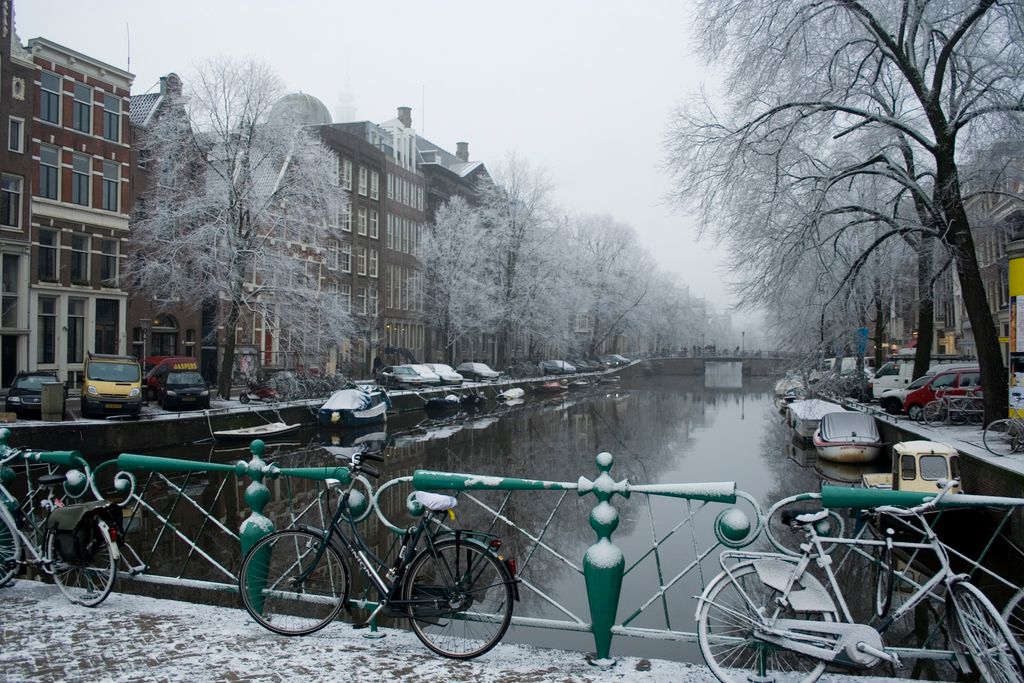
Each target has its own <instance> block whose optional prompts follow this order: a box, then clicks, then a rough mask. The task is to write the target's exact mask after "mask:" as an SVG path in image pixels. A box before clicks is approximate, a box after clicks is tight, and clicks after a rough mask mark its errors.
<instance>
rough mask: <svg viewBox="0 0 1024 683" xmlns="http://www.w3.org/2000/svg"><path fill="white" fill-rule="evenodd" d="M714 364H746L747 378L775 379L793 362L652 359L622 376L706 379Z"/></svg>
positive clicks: (774, 358) (771, 358)
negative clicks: (678, 376) (701, 377)
mask: <svg viewBox="0 0 1024 683" xmlns="http://www.w3.org/2000/svg"><path fill="white" fill-rule="evenodd" d="M712 363H716V364H727V363H742V364H743V374H744V375H747V376H750V377H773V376H776V375H781V374H782V373H784V372H785V371H786V368H787V366H788V363H789V359H787V358H783V357H780V356H695V357H677V358H648V359H645V360H641V361H636V362H634V363H630V364H629V365H627V366H624V367H621V368H619V374H620V375H703V374H704V371H705V369H706V366H707V365H710V364H712Z"/></svg>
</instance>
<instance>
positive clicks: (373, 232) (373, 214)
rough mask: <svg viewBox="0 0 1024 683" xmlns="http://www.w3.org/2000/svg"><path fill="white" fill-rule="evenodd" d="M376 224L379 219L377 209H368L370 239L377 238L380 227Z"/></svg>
mask: <svg viewBox="0 0 1024 683" xmlns="http://www.w3.org/2000/svg"><path fill="white" fill-rule="evenodd" d="M378 223H379V218H378V213H377V209H370V237H371V238H372V239H377V237H378V236H379V231H380V227H379V225H378Z"/></svg>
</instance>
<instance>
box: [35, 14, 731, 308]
mask: <svg viewBox="0 0 1024 683" xmlns="http://www.w3.org/2000/svg"><path fill="white" fill-rule="evenodd" d="M691 12H692V8H691V7H690V2H688V1H686V2H680V0H653V1H645V2H643V3H623V2H609V1H605V0H600V1H595V0H587V1H582V0H573V1H560V2H534V1H533V0H520V1H519V2H515V3H490V2H479V1H477V2H464V1H461V0H460V1H445V2H440V1H436V2H435V1H429V0H421V1H419V2H405V1H395V2H390V3H387V4H383V3H366V2H362V3H353V2H331V3H327V2H322V3H321V2H313V1H311V0H293V1H292V2H289V3H282V2H267V1H264V0H253V1H251V2H241V1H238V0H215V1H210V0H206V1H205V2H196V1H195V0H179V1H178V2H176V3H156V2H149V1H148V0H135V1H134V2H126V1H121V0H117V1H113V0H111V1H107V0H104V1H97V2H85V3H83V2H70V1H69V0H45V1H44V0H15V21H16V28H17V31H18V35H19V37H20V38H21V41H22V43H25V42H26V41H27V40H28V39H29V38H33V37H37V36H39V37H44V38H47V39H49V40H52V41H54V42H57V43H60V44H62V45H64V46H66V47H69V48H71V49H74V50H76V51H78V52H81V53H83V54H86V55H88V56H90V57H94V58H96V59H99V60H101V61H104V62H107V63H109V64H111V65H113V66H116V67H119V68H122V69H127V70H129V71H131V72H132V73H134V74H135V75H136V78H135V84H134V86H133V89H132V92H133V94H140V93H144V92H147V91H152V90H155V89H156V88H158V79H159V77H160V76H161V75H165V74H167V73H169V72H171V71H174V72H176V73H178V74H180V75H181V76H182V77H183V78H186V79H187V78H188V75H189V73H190V71H191V70H192V68H193V65H194V64H196V63H197V62H201V61H202V60H204V59H207V58H209V57H213V56H218V55H226V56H230V57H235V58H241V57H249V56H255V57H258V58H260V59H262V60H264V61H265V62H267V63H268V64H270V65H271V66H273V67H274V68H275V69H276V71H277V73H278V75H279V76H280V77H281V78H282V80H283V81H284V82H285V84H286V87H287V88H288V89H289V90H293V91H296V90H301V91H303V92H306V93H309V94H312V95H314V96H316V97H317V98H319V99H320V100H322V101H323V102H324V104H326V105H327V107H328V109H330V110H331V112H332V115H333V114H334V112H335V108H336V106H337V105H338V104H339V103H340V99H341V96H342V94H343V93H346V92H347V93H349V94H350V95H351V97H352V98H353V100H354V101H353V104H354V105H355V107H356V118H357V119H359V120H362V119H368V120H371V121H377V122H380V121H385V120H387V119H391V118H393V117H394V116H395V108H396V107H398V106H410V107H412V109H413V126H414V127H415V128H416V129H417V131H418V132H419V133H420V134H421V135H423V136H424V137H427V138H429V139H430V140H431V141H433V142H435V143H437V144H439V145H441V146H442V147H444V148H446V149H448V150H449V151H452V152H454V150H455V143H456V142H458V141H467V142H469V151H470V158H471V159H473V160H481V161H483V162H484V163H486V164H488V165H490V166H492V167H493V166H496V165H497V164H498V163H499V162H500V161H501V160H502V159H503V158H504V157H506V156H507V155H508V153H510V152H515V153H516V154H517V155H518V156H519V157H521V158H523V159H525V160H527V161H528V162H529V163H530V164H531V165H533V166H541V167H545V168H547V169H548V171H549V173H550V177H551V179H552V180H553V181H554V184H555V199H556V202H557V203H558V205H559V206H560V207H561V208H562V209H563V210H564V211H566V212H570V213H607V214H610V215H612V216H613V217H615V218H616V219H617V220H619V221H622V222H625V223H628V224H630V225H632V226H633V227H634V228H636V230H637V232H638V233H639V235H640V240H641V242H642V244H643V245H644V246H645V247H646V248H647V249H648V250H649V251H650V252H651V253H652V255H653V256H654V257H655V259H656V261H657V262H658V263H659V265H660V266H661V267H663V268H664V269H666V270H669V271H672V272H676V273H678V274H679V276H680V281H681V282H682V283H684V284H687V285H689V286H690V289H691V292H692V293H694V294H695V295H697V296H704V297H705V298H707V299H708V301H709V302H710V303H712V304H713V305H714V307H715V308H716V309H718V310H719V311H722V310H724V309H726V308H727V307H728V306H729V305H730V304H731V297H730V296H729V294H728V292H727V291H726V289H725V284H724V281H723V277H722V275H723V272H722V268H723V267H724V265H725V264H726V262H727V259H726V258H725V256H724V252H723V251H722V250H720V249H715V248H713V247H712V246H711V245H710V244H707V243H703V244H698V243H697V238H696V230H695V228H696V226H695V224H694V223H693V221H691V220H690V219H689V218H688V217H686V216H683V215H680V214H678V213H676V212H674V211H673V210H671V209H670V208H668V207H666V206H664V204H663V197H664V195H665V193H666V190H667V187H668V182H669V181H668V178H667V176H665V175H664V174H662V173H661V172H660V171H659V169H658V166H659V163H660V162H661V161H662V158H663V151H662V137H663V135H664V132H665V128H666V124H667V121H668V117H669V115H670V113H671V111H672V109H673V107H674V106H675V104H676V103H679V102H682V101H683V100H684V99H685V98H686V97H687V96H689V95H692V94H693V93H695V92H696V91H697V90H698V89H699V88H700V87H701V83H702V81H704V80H705V73H704V70H703V67H702V65H701V62H700V60H699V59H697V58H695V57H694V55H693V49H692V42H691V38H690V24H691V19H690V15H691Z"/></svg>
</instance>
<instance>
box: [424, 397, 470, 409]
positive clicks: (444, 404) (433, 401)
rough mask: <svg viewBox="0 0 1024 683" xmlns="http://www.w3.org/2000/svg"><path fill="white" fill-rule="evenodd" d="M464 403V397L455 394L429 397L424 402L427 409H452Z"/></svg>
mask: <svg viewBox="0 0 1024 683" xmlns="http://www.w3.org/2000/svg"><path fill="white" fill-rule="evenodd" d="M461 405H462V399H460V398H459V397H458V396H456V395H455V394H448V395H447V396H435V397H434V398H428V399H427V400H426V402H425V403H424V404H423V407H424V408H425V409H426V410H451V409H453V408H458V407H459V406H461Z"/></svg>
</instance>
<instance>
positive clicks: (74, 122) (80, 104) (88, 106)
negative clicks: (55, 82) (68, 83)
mask: <svg viewBox="0 0 1024 683" xmlns="http://www.w3.org/2000/svg"><path fill="white" fill-rule="evenodd" d="M79 88H83V89H85V90H88V91H89V101H88V102H86V101H84V100H80V99H78V93H79ZM95 99H96V94H95V91H94V90H93V89H92V87H90V86H89V85H86V84H85V83H75V87H74V89H73V90H72V91H71V100H72V105H71V128H72V130H75V131H77V132H79V133H85V134H86V135H92V131H93V125H92V119H93V111H92V105H93V102H94V101H95ZM82 109H84V110H85V113H86V119H85V127H84V128H79V127H78V121H79V116H78V112H79V111H81V110H82Z"/></svg>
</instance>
